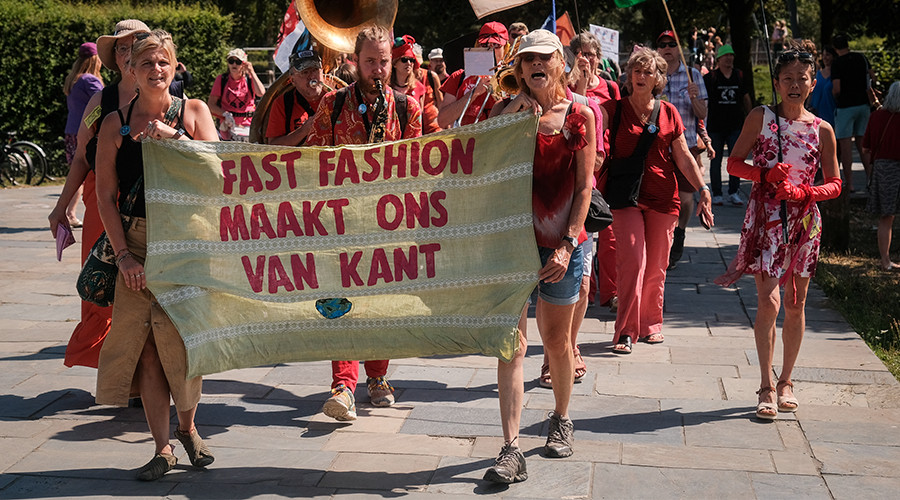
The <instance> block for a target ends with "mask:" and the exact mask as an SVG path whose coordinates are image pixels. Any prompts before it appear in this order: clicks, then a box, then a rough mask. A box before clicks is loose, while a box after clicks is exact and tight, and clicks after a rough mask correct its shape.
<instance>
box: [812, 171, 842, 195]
mask: <svg viewBox="0 0 900 500" xmlns="http://www.w3.org/2000/svg"><path fill="white" fill-rule="evenodd" d="M843 185H844V183H843V182H841V178H840V177H829V178H827V179H825V184H822V185H821V186H813V187H811V188H809V194H810V196H812V200H813V201H825V200H830V199H832V198H837V197H838V196H840V195H841V186H843Z"/></svg>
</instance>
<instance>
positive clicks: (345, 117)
mask: <svg viewBox="0 0 900 500" xmlns="http://www.w3.org/2000/svg"><path fill="white" fill-rule="evenodd" d="M355 86H356V84H355V83H353V84H351V85H350V87H348V90H346V91H345V92H347V99H346V100H345V101H344V107H343V108H342V109H341V114H340V115H338V119H337V122H336V123H335V125H334V137H332V135H331V113H332V111H333V110H334V99H335V95H337V93H338V92H340V91H338V90H336V91H334V92H329V93H327V94H325V96H324V97H322V100H321V102H319V107H318V108H317V109H316V115H315V116H314V117H313V128H312V131H310V133H309V136H308V137H307V138H306V145H307V146H338V145H341V144H367V143H368V142H369V133H368V132H367V131H366V126H365V123H364V122H363V118H362V114H360V112H359V100H358V99H357V98H356V92H355V91H354V88H355ZM384 93H385V95H386V100H387V112H388V119H387V123H386V124H385V133H384V140H385V141H395V140H398V139H411V138H413V137H420V136H421V135H422V112H421V111H420V110H419V103H418V102H417V101H416V100H415V99H407V100H406V106H407V107H406V116H407V117H408V118H407V120H408V121H407V123H406V130H405V131H403V132H401V131H400V121H399V120H398V118H397V110H396V105H395V103H394V91H393V90H392V89H391V88H386V89H384ZM367 113H368V115H367V116H368V119H369V123H372V119H373V118H372V111H367Z"/></svg>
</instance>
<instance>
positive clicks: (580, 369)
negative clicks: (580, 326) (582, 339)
mask: <svg viewBox="0 0 900 500" xmlns="http://www.w3.org/2000/svg"><path fill="white" fill-rule="evenodd" d="M572 353H573V354H574V355H575V382H581V379H583V378H584V376H585V375H586V374H587V365H586V364H584V358H582V357H581V351H580V350H579V349H578V346H575V349H572Z"/></svg>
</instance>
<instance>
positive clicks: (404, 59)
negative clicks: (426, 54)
mask: <svg viewBox="0 0 900 500" xmlns="http://www.w3.org/2000/svg"><path fill="white" fill-rule="evenodd" d="M400 62H402V63H414V62H416V58H415V57H401V58H400Z"/></svg>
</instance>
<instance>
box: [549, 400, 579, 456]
mask: <svg viewBox="0 0 900 500" xmlns="http://www.w3.org/2000/svg"><path fill="white" fill-rule="evenodd" d="M548 416H549V417H550V430H548V431H547V444H545V445H544V455H546V456H547V457H549V458H565V457H568V456H571V455H572V442H573V441H575V425H574V424H573V423H572V420H571V419H568V418H565V419H564V418H562V417H560V416H559V415H557V414H556V412H553V411H551V412H550V413H549V415H548Z"/></svg>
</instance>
